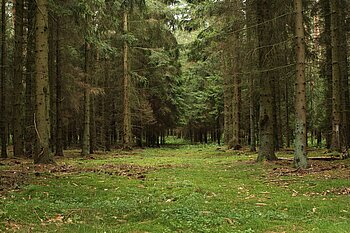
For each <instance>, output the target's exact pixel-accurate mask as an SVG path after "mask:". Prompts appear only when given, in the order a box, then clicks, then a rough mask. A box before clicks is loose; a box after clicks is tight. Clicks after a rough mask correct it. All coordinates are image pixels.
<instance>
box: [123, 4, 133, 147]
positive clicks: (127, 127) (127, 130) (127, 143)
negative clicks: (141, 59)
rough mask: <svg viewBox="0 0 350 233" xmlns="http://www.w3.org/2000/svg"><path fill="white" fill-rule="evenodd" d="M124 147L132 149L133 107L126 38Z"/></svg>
mask: <svg viewBox="0 0 350 233" xmlns="http://www.w3.org/2000/svg"><path fill="white" fill-rule="evenodd" d="M128 30H129V29H128V12H127V10H126V9H125V10H124V12H123V32H124V34H125V35H127V33H128ZM123 71H124V75H123V148H124V149H131V138H132V133H131V107H130V85H131V82H130V74H129V45H128V41H127V40H126V39H125V41H124V46H123Z"/></svg>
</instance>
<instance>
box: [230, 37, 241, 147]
mask: <svg viewBox="0 0 350 233" xmlns="http://www.w3.org/2000/svg"><path fill="white" fill-rule="evenodd" d="M232 39H233V41H232V44H231V46H232V47H233V50H232V53H233V54H231V55H232V58H233V59H232V66H233V69H232V84H233V98H232V100H231V101H232V139H231V141H230V145H229V148H232V149H235V150H238V149H240V148H241V146H240V134H239V133H240V125H241V122H240V119H241V117H240V112H241V108H240V107H241V87H240V85H241V81H240V77H239V74H238V70H239V67H238V64H239V55H238V53H239V52H238V43H239V40H238V35H237V33H235V34H234V35H232Z"/></svg>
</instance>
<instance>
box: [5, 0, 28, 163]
mask: <svg viewBox="0 0 350 233" xmlns="http://www.w3.org/2000/svg"><path fill="white" fill-rule="evenodd" d="M3 8H4V6H3ZM4 10H5V9H3V13H4ZM23 11H24V4H23V0H16V1H15V53H14V78H13V152H14V156H15V157H23V156H24V139H23V107H22V105H23V92H24V87H23V16H24V14H23ZM2 17H3V20H5V16H2ZM3 27H4V24H3Z"/></svg>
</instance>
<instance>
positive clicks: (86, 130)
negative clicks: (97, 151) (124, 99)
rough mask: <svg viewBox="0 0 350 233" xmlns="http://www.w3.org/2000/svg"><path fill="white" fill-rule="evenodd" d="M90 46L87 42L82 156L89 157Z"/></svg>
mask: <svg viewBox="0 0 350 233" xmlns="http://www.w3.org/2000/svg"><path fill="white" fill-rule="evenodd" d="M89 62H90V44H89V43H88V42H85V65H84V66H85V67H84V73H85V80H84V81H85V87H84V128H83V146H82V151H81V154H82V155H83V156H87V155H89V154H90V115H91V113H90V107H91V96H90V87H89V83H90V82H89V80H90V71H89V70H90V69H89V66H90V63H89Z"/></svg>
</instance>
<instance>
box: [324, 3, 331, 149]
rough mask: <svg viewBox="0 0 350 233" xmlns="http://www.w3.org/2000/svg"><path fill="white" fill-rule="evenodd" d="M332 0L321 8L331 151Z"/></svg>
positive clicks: (328, 134) (328, 142)
mask: <svg viewBox="0 0 350 233" xmlns="http://www.w3.org/2000/svg"><path fill="white" fill-rule="evenodd" d="M329 1H330V0H322V1H321V6H322V10H323V14H324V33H323V34H324V42H325V54H324V57H325V60H324V65H323V69H322V70H321V75H322V76H323V77H324V81H323V82H324V86H325V88H326V91H325V97H324V102H325V106H326V110H325V111H326V114H325V115H326V119H325V129H324V134H325V139H326V148H327V149H330V148H331V144H332V102H333V101H332V95H333V94H332V93H333V91H332V39H331V9H330V2H329Z"/></svg>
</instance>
